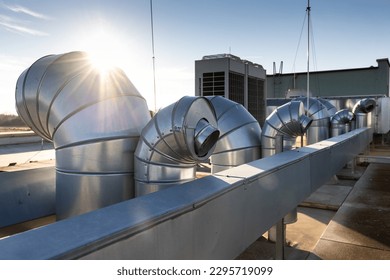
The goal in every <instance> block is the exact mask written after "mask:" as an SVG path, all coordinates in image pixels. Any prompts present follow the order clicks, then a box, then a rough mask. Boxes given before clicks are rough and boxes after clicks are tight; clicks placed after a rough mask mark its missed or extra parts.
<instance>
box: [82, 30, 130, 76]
mask: <svg viewBox="0 0 390 280" xmlns="http://www.w3.org/2000/svg"><path fill="white" fill-rule="evenodd" d="M83 48H84V51H86V52H87V54H88V57H89V59H90V61H91V64H92V65H93V66H94V67H95V68H96V69H97V70H98V71H99V72H100V73H102V74H107V73H108V72H109V71H110V70H112V69H113V68H116V67H119V68H122V67H123V61H124V60H123V54H125V52H126V51H125V50H124V47H123V43H121V40H119V37H117V36H115V34H114V33H112V32H107V31H105V30H103V29H100V30H99V31H97V32H95V33H93V34H89V36H88V37H87V38H86V39H85V41H84V47H83Z"/></svg>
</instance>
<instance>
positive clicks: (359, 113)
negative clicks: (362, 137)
mask: <svg viewBox="0 0 390 280" xmlns="http://www.w3.org/2000/svg"><path fill="white" fill-rule="evenodd" d="M375 106H376V102H375V100H374V99H371V98H364V99H361V100H359V101H358V102H357V103H356V104H355V106H354V107H353V109H352V113H354V114H355V117H356V119H355V122H356V125H355V126H356V128H363V127H367V126H368V116H367V114H368V113H371V112H372V111H373V110H374V109H375Z"/></svg>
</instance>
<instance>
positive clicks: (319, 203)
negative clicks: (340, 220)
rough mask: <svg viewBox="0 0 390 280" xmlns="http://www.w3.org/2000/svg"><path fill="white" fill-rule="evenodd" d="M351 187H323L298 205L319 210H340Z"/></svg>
mask: <svg viewBox="0 0 390 280" xmlns="http://www.w3.org/2000/svg"><path fill="white" fill-rule="evenodd" d="M351 189H352V187H351V186H341V185H323V186H322V187H320V188H319V189H318V190H317V191H315V192H314V193H312V194H311V195H310V196H309V197H308V198H307V199H305V201H303V202H302V203H301V204H300V205H301V206H306V207H314V208H319V209H328V210H335V211H337V209H339V208H340V206H341V205H342V204H343V202H344V200H345V199H346V197H347V196H348V194H349V193H350V191H351Z"/></svg>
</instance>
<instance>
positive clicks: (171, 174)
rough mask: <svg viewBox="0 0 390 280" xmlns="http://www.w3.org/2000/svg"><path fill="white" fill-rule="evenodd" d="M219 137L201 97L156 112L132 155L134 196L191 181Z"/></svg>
mask: <svg viewBox="0 0 390 280" xmlns="http://www.w3.org/2000/svg"><path fill="white" fill-rule="evenodd" d="M218 137H219V130H218V129H217V120H216V116H215V111H214V108H213V106H212V104H211V103H210V101H209V100H207V99H206V98H204V97H194V96H192V97H190V96H185V97H183V98H181V99H180V100H179V101H177V102H176V103H174V104H171V105H170V106H168V107H165V108H163V109H161V110H160V111H158V113H157V114H156V115H155V116H154V117H153V119H152V120H151V121H150V122H149V123H148V124H147V125H146V127H145V128H144V129H143V130H142V134H141V138H140V141H139V143H138V146H137V149H136V152H135V159H134V160H135V186H136V189H135V192H136V196H141V195H145V194H148V193H151V192H155V191H159V190H162V189H165V188H168V187H171V186H174V185H178V184H181V183H184V182H187V181H192V180H194V179H195V175H196V168H197V164H198V163H200V162H202V161H205V160H206V159H208V158H209V157H210V155H211V154H212V153H213V151H214V148H215V144H216V142H217V140H218Z"/></svg>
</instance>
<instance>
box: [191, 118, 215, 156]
mask: <svg viewBox="0 0 390 280" xmlns="http://www.w3.org/2000/svg"><path fill="white" fill-rule="evenodd" d="M218 137H219V130H218V129H216V128H215V127H214V126H212V125H210V123H209V122H208V121H207V120H206V119H201V120H200V121H199V122H198V124H197V125H196V128H195V153H196V154H197V155H198V156H199V157H204V156H206V155H207V153H208V152H209V151H210V149H211V148H212V147H213V146H214V145H215V143H216V142H217V140H218Z"/></svg>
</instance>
